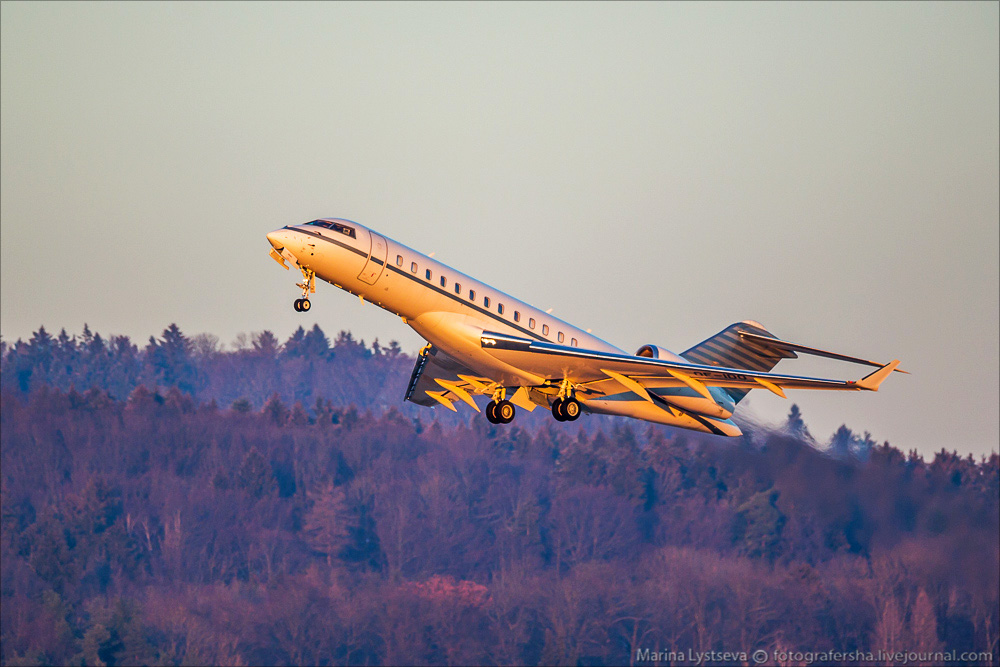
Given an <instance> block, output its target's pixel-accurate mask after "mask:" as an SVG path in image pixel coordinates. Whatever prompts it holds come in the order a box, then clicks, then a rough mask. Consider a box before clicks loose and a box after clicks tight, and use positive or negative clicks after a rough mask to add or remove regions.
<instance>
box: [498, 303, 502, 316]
mask: <svg viewBox="0 0 1000 667" xmlns="http://www.w3.org/2000/svg"><path fill="white" fill-rule="evenodd" d="M497 312H498V313H500V314H501V315H503V304H502V303H498V304H497Z"/></svg>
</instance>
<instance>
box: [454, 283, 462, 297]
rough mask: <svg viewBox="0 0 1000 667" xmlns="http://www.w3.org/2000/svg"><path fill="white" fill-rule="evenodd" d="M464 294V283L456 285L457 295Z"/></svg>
mask: <svg viewBox="0 0 1000 667" xmlns="http://www.w3.org/2000/svg"><path fill="white" fill-rule="evenodd" d="M461 293H462V283H455V294H461Z"/></svg>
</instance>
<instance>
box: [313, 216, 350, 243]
mask: <svg viewBox="0 0 1000 667" xmlns="http://www.w3.org/2000/svg"><path fill="white" fill-rule="evenodd" d="M306 224H307V225H315V226H316V227H326V228H327V229H332V230H333V231H335V232H337V233H338V234H343V235H344V236H350V237H351V238H352V239H356V238H358V237H357V236H355V234H354V227H348V226H347V225H345V224H342V223H339V222H328V221H326V220H313V221H312V222H307V223H306Z"/></svg>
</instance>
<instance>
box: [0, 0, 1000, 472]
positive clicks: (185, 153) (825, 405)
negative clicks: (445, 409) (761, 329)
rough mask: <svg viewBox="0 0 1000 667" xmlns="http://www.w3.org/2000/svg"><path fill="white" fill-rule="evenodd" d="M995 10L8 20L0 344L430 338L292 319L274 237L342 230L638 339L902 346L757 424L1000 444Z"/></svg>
mask: <svg viewBox="0 0 1000 667" xmlns="http://www.w3.org/2000/svg"><path fill="white" fill-rule="evenodd" d="M998 7H1000V5H998V3H987V2H978V3H959V2H947V3H931V2H925V3H891V4H879V3H844V4H825V3H776V4H771V3H733V4H725V3H720V4H714V3H713V4H709V3H636V4H630V3H583V4H576V3H546V4H534V3H497V4H487V3H471V4H466V3H452V2H448V3H440V4H438V3H402V4H395V3H374V4H362V3H313V2H307V3H301V4H295V3H281V4H271V3H264V2H255V3H210V4H209V3H206V4H199V3H187V2H185V3H176V4H172V3H171V4H158V3H99V4H97V3H95V4H87V3H53V4H46V3H39V2H31V3H26V2H3V3H2V4H0V56H2V57H0V129H2V135H0V143H2V145H0V195H2V196H0V334H2V336H3V340H5V341H8V342H13V341H15V340H16V339H18V338H24V339H27V338H28V337H30V335H31V333H32V332H33V331H35V330H37V329H38V327H39V326H42V325H44V326H45V327H46V328H47V329H49V330H53V331H58V330H59V329H60V328H66V329H67V331H69V332H70V333H79V332H80V331H81V330H82V328H83V325H84V323H87V324H88V325H89V326H90V328H91V329H92V330H95V331H99V332H101V333H102V334H105V335H107V334H127V335H129V336H131V337H132V338H133V340H135V341H136V342H139V343H140V344H141V343H142V342H143V341H145V340H147V339H148V338H149V336H150V335H159V334H160V333H161V332H162V330H163V329H164V328H165V327H166V326H167V325H169V324H170V323H177V324H178V325H179V326H180V327H181V329H182V331H184V332H185V333H187V334H189V335H195V334H198V333H202V332H208V333H212V334H215V335H216V336H218V337H219V338H220V339H221V340H222V341H223V342H224V343H230V342H231V341H233V340H234V339H236V337H237V336H238V335H239V334H240V333H241V332H242V333H250V332H255V331H261V330H264V329H268V330H271V331H272V332H274V333H275V334H276V335H277V336H278V337H279V338H282V339H284V338H287V337H288V336H289V335H290V334H291V333H292V331H293V330H294V329H295V328H296V327H298V326H300V325H302V326H305V327H306V328H309V327H311V326H312V325H313V324H314V323H318V324H319V325H320V326H321V327H322V328H323V330H324V331H326V332H327V333H328V335H331V336H333V335H335V334H336V332H337V331H339V330H341V329H347V330H350V331H352V332H353V333H354V335H355V337H358V338H364V339H365V340H366V341H368V342H371V341H372V340H374V339H375V338H378V339H379V341H380V342H382V343H386V342H388V341H389V340H393V339H395V340H398V341H399V342H400V344H401V345H402V346H403V348H404V349H406V350H407V351H410V352H413V351H415V350H416V349H418V348H419V346H420V344H421V340H420V339H419V338H418V336H417V335H416V334H415V333H413V332H412V331H411V330H409V329H408V328H407V327H405V325H403V324H402V323H401V322H400V320H399V319H398V318H396V317H394V316H392V315H390V314H388V313H386V312H384V311H381V310H379V309H378V308H375V307H373V306H371V305H363V304H361V303H360V302H359V300H358V299H356V298H354V297H352V296H350V295H349V294H347V293H345V292H341V291H339V290H337V289H335V288H333V287H332V286H330V285H325V284H320V285H319V286H318V287H317V294H316V295H315V297H314V298H313V300H312V301H313V307H312V309H311V310H310V311H309V312H308V313H305V314H302V313H296V312H294V311H293V309H292V300H293V299H294V298H296V297H297V296H298V290H297V289H296V288H295V287H294V283H295V282H296V281H297V280H298V279H300V277H299V276H296V275H292V274H291V273H290V272H285V271H284V270H282V269H281V268H280V267H279V266H278V265H277V264H276V263H275V262H274V261H273V260H271V259H270V258H269V257H268V250H269V249H270V247H269V245H268V243H267V241H266V240H265V238H264V235H265V234H266V233H267V232H268V231H270V230H272V229H275V228H278V227H282V226H284V225H286V224H300V223H302V222H305V221H308V220H312V219H315V218H317V217H334V216H335V217H344V218H348V219H352V220H356V221H358V222H360V223H362V224H364V225H367V226H369V227H372V228H374V229H376V230H379V231H380V232H382V233H384V234H385V235H386V236H389V237H390V238H393V239H395V240H397V241H399V242H401V243H404V244H406V245H408V246H411V247H413V248H415V249H417V250H421V251H423V252H425V253H430V252H435V253H436V254H435V258H436V259H438V260H440V261H443V262H444V263H446V264H449V265H451V266H453V267H454V268H456V269H458V270H460V271H463V272H465V273H468V274H471V275H473V276H475V277H477V278H478V279H481V280H483V281H485V282H487V283H489V284H491V285H493V286H495V287H496V288H498V289H501V290H503V291H505V292H507V293H509V294H511V295H513V296H515V297H518V298H520V299H523V300H525V301H527V302H529V303H532V304H533V305H536V306H538V307H541V308H549V307H552V308H553V314H554V315H556V316H558V317H560V318H561V319H564V320H566V321H568V322H570V323H573V324H576V325H577V326H580V327H583V328H591V329H593V332H594V333H595V334H597V335H599V336H601V337H602V338H604V339H605V340H607V341H609V342H611V343H613V344H616V345H618V346H620V347H622V348H623V349H626V350H628V351H634V350H635V349H637V348H638V347H640V346H641V345H643V344H645V343H653V344H658V345H661V346H663V347H666V348H669V349H672V350H675V351H683V350H685V349H687V348H688V347H690V346H691V345H693V344H694V343H696V342H698V341H701V340H703V339H704V338H707V337H708V336H710V335H713V334H715V333H716V332H718V331H720V330H721V329H723V328H725V327H726V326H728V325H729V324H731V323H732V322H736V321H740V320H744V319H753V320H757V321H759V322H761V323H762V324H763V325H764V326H765V327H766V328H767V329H768V330H769V331H771V332H772V333H773V334H775V335H776V336H779V337H781V338H785V339H786V340H791V341H794V342H797V343H801V344H804V345H810V346H814V347H819V348H822V349H828V350H834V351H837V352H842V353H845V354H851V355H856V356H861V357H864V358H869V359H875V360H879V361H889V360H891V359H893V358H899V359H901V360H902V365H901V367H902V368H904V369H906V370H908V371H910V373H911V374H910V375H902V374H899V373H896V374H894V375H893V377H891V378H889V380H887V381H886V383H885V384H883V385H882V388H881V389H880V391H879V392H878V393H877V394H871V393H867V392H864V393H861V392H858V393H854V392H851V393H829V392H805V391H799V392H792V393H791V394H790V396H789V400H782V399H780V398H779V397H777V396H774V395H772V394H770V393H768V392H764V391H758V392H753V393H752V394H751V395H750V397H749V398H748V399H746V401H745V402H744V403H742V404H741V407H740V410H739V411H738V413H737V415H739V414H740V413H744V414H746V415H749V416H752V417H753V418H755V419H759V420H763V421H771V422H775V423H778V422H781V421H782V420H783V419H784V417H785V415H787V413H788V410H789V408H790V405H791V403H792V402H794V403H798V405H799V406H800V407H801V409H802V412H803V415H804V417H805V420H806V423H807V424H808V425H809V428H810V430H811V432H812V433H813V435H814V436H815V437H816V439H817V440H819V441H821V442H823V441H826V440H828V439H829V437H830V435H831V434H832V433H833V431H834V430H835V429H836V428H837V427H838V426H839V425H841V424H846V425H847V426H848V427H850V428H852V429H853V430H855V431H856V432H861V431H869V432H870V433H871V434H872V436H873V437H874V438H875V439H876V440H878V441H880V442H881V441H885V440H888V441H889V442H890V443H891V444H892V445H894V446H896V447H898V448H900V449H902V450H904V451H908V450H910V449H916V450H917V451H919V452H921V453H923V454H924V455H931V454H932V453H933V452H935V451H938V450H940V449H942V448H945V449H948V450H956V451H958V452H959V453H962V454H966V453H973V454H975V455H977V456H978V455H980V454H986V453H989V452H991V451H996V450H997V449H998V435H997V432H998V431H997V428H998V420H1000V415H998V410H1000V408H998V405H1000V386H998V385H1000V379H998V378H1000V360H998V357H1000V355H998V350H1000V339H998V330H1000V294H998V289H1000V288H998V285H1000V273H998V266H1000V257H998V255H1000V239H998V229H1000V185H998V184H1000V133H998V126H1000V84H998V81H1000V64H998V63H1000V45H998V44H1000V38H998V25H1000V16H998ZM776 370H778V371H782V372H788V373H793V374H819V375H822V376H825V377H837V378H845V379H857V378H860V377H862V376H863V375H865V374H866V373H867V372H868V370H870V369H868V368H866V367H863V366H854V365H849V364H843V363H839V362H832V361H829V360H815V359H812V360H810V359H800V360H794V361H785V362H782V364H781V365H779V366H778V367H777V369H776ZM758 394H764V395H758Z"/></svg>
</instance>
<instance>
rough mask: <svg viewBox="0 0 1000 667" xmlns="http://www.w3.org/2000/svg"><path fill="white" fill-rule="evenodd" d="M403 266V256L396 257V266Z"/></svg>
mask: <svg viewBox="0 0 1000 667" xmlns="http://www.w3.org/2000/svg"><path fill="white" fill-rule="evenodd" d="M402 265H403V256H402V255H396V266H402Z"/></svg>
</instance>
